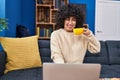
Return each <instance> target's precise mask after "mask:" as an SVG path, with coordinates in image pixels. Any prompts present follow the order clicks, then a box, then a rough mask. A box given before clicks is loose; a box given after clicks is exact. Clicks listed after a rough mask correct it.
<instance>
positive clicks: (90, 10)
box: [69, 0, 95, 33]
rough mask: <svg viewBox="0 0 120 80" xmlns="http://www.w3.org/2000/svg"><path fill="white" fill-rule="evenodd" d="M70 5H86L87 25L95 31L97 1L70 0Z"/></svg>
mask: <svg viewBox="0 0 120 80" xmlns="http://www.w3.org/2000/svg"><path fill="white" fill-rule="evenodd" d="M69 2H70V3H76V4H86V8H87V9H86V11H87V13H86V23H88V24H89V28H90V30H92V31H93V33H94V30H95V0H69Z"/></svg>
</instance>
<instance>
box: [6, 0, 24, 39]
mask: <svg viewBox="0 0 120 80" xmlns="http://www.w3.org/2000/svg"><path fill="white" fill-rule="evenodd" d="M21 17H22V15H21V0H6V18H7V19H8V27H9V28H8V30H7V33H6V36H10V37H15V34H16V24H21Z"/></svg>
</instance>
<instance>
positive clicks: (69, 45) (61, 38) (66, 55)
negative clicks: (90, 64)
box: [51, 29, 100, 63]
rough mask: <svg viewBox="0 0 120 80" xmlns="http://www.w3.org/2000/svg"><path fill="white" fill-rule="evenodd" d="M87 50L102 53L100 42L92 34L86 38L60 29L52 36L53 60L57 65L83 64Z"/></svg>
mask: <svg viewBox="0 0 120 80" xmlns="http://www.w3.org/2000/svg"><path fill="white" fill-rule="evenodd" d="M87 49H88V50H89V51H90V52H91V53H97V52H99V51H100V42H99V41H98V40H97V39H96V38H95V36H94V35H93V33H92V32H91V33H90V35H88V36H85V35H83V34H81V35H74V34H73V32H67V31H65V30H64V29H59V30H56V31H54V32H53V33H52V34H51V58H52V59H53V61H54V62H55V63H82V62H83V59H84V56H85V53H86V50H87Z"/></svg>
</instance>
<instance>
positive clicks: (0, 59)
mask: <svg viewBox="0 0 120 80" xmlns="http://www.w3.org/2000/svg"><path fill="white" fill-rule="evenodd" d="M5 63H6V53H5V52H4V51H0V76H2V75H3V74H4V70H5Z"/></svg>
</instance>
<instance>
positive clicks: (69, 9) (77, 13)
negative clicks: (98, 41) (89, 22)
mask: <svg viewBox="0 0 120 80" xmlns="http://www.w3.org/2000/svg"><path fill="white" fill-rule="evenodd" d="M71 16H74V17H75V18H76V27H75V28H82V27H83V24H84V22H85V13H84V11H83V9H82V7H80V6H79V5H78V4H67V5H63V6H62V7H61V8H60V9H59V10H58V12H57V14H56V27H57V29H59V28H64V21H65V19H66V18H69V17H71Z"/></svg>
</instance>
